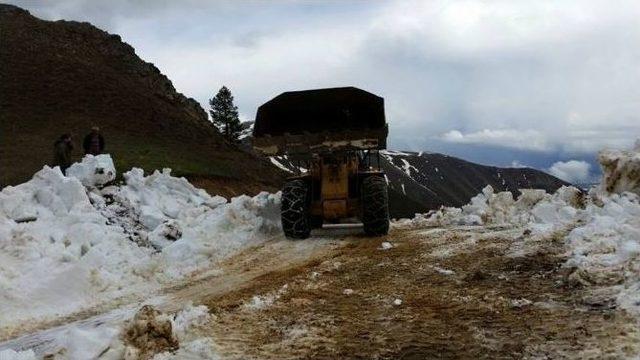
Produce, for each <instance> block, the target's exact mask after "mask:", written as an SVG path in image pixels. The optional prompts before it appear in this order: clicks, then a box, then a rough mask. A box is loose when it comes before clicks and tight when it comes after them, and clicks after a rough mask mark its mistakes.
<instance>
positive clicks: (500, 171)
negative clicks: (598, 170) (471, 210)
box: [241, 121, 569, 218]
mask: <svg viewBox="0 0 640 360" xmlns="http://www.w3.org/2000/svg"><path fill="white" fill-rule="evenodd" d="M252 130H253V122H252V121H251V122H245V123H243V131H242V135H241V143H242V146H243V147H245V148H246V149H247V150H248V151H251V132H252ZM380 155H381V156H380V162H381V164H380V165H381V167H382V169H383V170H384V171H385V173H386V176H387V181H388V183H389V207H390V209H389V210H390V214H391V217H392V218H407V217H413V216H414V215H415V214H416V213H425V212H427V211H429V210H435V209H438V208H440V207H441V206H456V207H459V206H462V205H464V204H466V203H468V202H469V200H470V199H471V198H472V197H473V196H475V195H476V194H478V193H480V192H481V191H482V189H483V188H484V187H485V186H487V185H491V187H493V189H495V190H496V191H510V192H512V193H513V194H514V196H517V195H519V194H520V191H519V189H543V190H545V191H547V192H554V191H556V190H557V189H558V188H559V187H561V186H562V185H569V183H567V182H565V181H563V180H560V179H558V178H557V177H554V176H552V175H549V174H547V173H545V172H543V171H540V170H535V169H532V168H526V167H518V168H500V167H495V166H486V165H480V164H476V163H472V162H469V161H465V160H462V159H459V158H456V157H453V156H447V155H443V154H438V153H430V152H410V151H394V150H385V151H381V152H380ZM269 160H270V161H271V163H272V164H273V165H274V166H275V167H277V168H279V169H281V170H284V171H286V172H288V173H292V174H293V173H296V172H298V171H299V170H301V171H305V170H306V169H303V168H301V169H298V168H297V164H295V163H294V162H292V161H290V160H289V158H288V157H287V156H274V157H271V158H270V159H269Z"/></svg>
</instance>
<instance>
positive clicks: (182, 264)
mask: <svg viewBox="0 0 640 360" xmlns="http://www.w3.org/2000/svg"><path fill="white" fill-rule="evenodd" d="M71 170H73V171H71ZM96 170H97V171H96ZM69 173H70V174H73V175H76V176H78V177H79V178H76V177H73V176H69V177H65V176H64V175H62V173H61V172H60V169H59V168H57V167H56V168H49V167H47V166H45V167H44V168H43V169H42V170H40V171H39V172H38V173H36V174H35V175H34V176H33V178H32V179H31V180H30V181H28V182H26V183H23V184H20V185H18V186H15V187H11V186H10V187H6V188H4V189H3V190H2V192H0V305H1V309H2V310H1V311H0V333H5V334H6V333H7V332H11V331H12V329H13V328H16V327H19V326H21V325H24V324H25V323H28V322H29V321H31V320H32V319H35V318H38V320H39V321H43V320H46V319H54V318H59V317H61V316H65V315H68V314H71V313H74V312H77V311H81V310H83V309H87V308H91V307H95V306H98V305H101V304H103V303H106V302H109V301H111V300H114V299H116V298H122V297H134V298H135V297H136V296H139V295H141V294H145V295H148V294H150V293H153V291H155V290H157V289H158V288H160V287H162V286H164V285H167V284H170V283H172V282H174V281H176V280H179V279H181V278H183V277H185V276H188V275H191V274H193V273H194V272H196V271H198V270H200V269H203V268H206V267H209V266H210V265H211V264H212V263H214V262H215V261H217V260H220V259H222V258H225V257H226V256H229V255H230V254H232V253H234V252H237V251H238V250H240V249H242V248H244V247H246V246H249V245H251V244H256V243H260V242H263V241H266V240H267V239H269V237H270V236H272V235H274V234H279V232H280V230H279V195H278V194H275V195H273V194H268V193H261V194H259V195H258V196H256V197H254V198H251V197H248V196H240V197H236V198H233V199H232V200H231V201H230V202H228V201H227V200H226V199H225V198H222V197H220V196H210V195H209V194H207V193H206V192H205V191H204V190H202V189H197V188H195V187H194V186H193V185H191V184H190V183H189V182H188V181H187V180H185V179H184V178H176V177H173V176H171V173H170V170H168V169H165V170H163V171H162V172H159V171H156V172H154V173H153V174H151V175H148V176H145V175H144V173H143V171H142V170H141V169H136V168H134V169H132V170H131V171H129V172H127V173H125V174H124V179H125V182H124V184H122V185H111V186H107V187H104V188H98V187H96V185H101V184H104V183H105V181H108V180H110V179H113V176H115V170H114V169H113V162H112V161H111V158H110V157H109V156H108V155H100V156H98V157H92V156H87V157H85V158H84V160H83V162H82V163H79V164H75V165H73V166H72V167H71V168H70V171H69ZM105 176H106V178H105ZM83 184H84V185H83ZM26 304H29V305H28V306H27V305H26Z"/></svg>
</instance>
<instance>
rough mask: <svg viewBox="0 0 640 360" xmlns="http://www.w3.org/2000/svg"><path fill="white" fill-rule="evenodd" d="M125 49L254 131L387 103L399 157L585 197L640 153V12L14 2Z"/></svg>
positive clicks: (526, 6) (595, 7)
mask: <svg viewBox="0 0 640 360" xmlns="http://www.w3.org/2000/svg"><path fill="white" fill-rule="evenodd" d="M9 2H11V3H14V4H16V5H19V6H22V7H24V8H26V9H28V10H30V11H31V12H32V13H33V14H34V15H36V16H38V17H41V18H44V19H50V20H57V19H67V20H80V21H89V22H91V23H93V24H94V25H96V26H98V27H100V28H102V29H105V30H107V31H109V32H111V33H117V34H119V35H121V36H122V38H123V40H124V41H126V42H128V43H129V44H131V45H133V46H134V47H135V49H136V52H137V53H138V55H140V57H142V58H143V59H144V60H146V61H149V62H153V63H154V64H155V65H156V66H157V67H158V68H159V69H160V70H161V71H162V72H163V73H165V74H166V75H167V76H169V78H170V79H171V80H172V81H173V83H174V85H175V87H176V88H177V89H178V91H180V92H183V93H184V94H185V95H187V96H190V97H193V98H195V99H196V100H198V101H200V103H201V104H202V105H203V107H205V108H206V107H207V100H208V99H209V98H210V97H212V95H213V94H214V93H215V92H216V91H217V89H218V88H220V86H222V85H227V86H228V87H229V88H230V89H231V90H232V92H233V93H234V95H235V98H236V103H237V105H238V107H239V109H240V112H241V114H242V117H243V119H245V120H250V119H253V117H254V115H255V111H256V108H257V107H258V106H259V105H260V104H261V103H263V102H265V101H267V100H269V99H270V98H272V97H273V96H275V95H277V94H279V93H280V92H283V91H287V90H300V89H308V88H321V87H333V86H347V85H353V86H357V87H361V88H363V89H365V90H368V91H371V92H373V93H376V94H378V95H380V96H382V97H384V98H385V103H386V111H387V119H388V122H389V125H390V130H391V132H390V146H391V147H392V148H395V149H399V150H400V149H401V150H416V151H418V150H427V151H438V152H444V153H447V154H451V155H455V156H460V157H463V158H465V159H468V160H472V161H476V162H480V163H484V164H491V165H500V166H531V167H535V168H538V169H543V170H545V171H549V172H551V173H552V174H555V175H557V176H561V177H563V178H565V179H567V180H570V181H578V182H585V181H590V180H592V179H591V178H592V177H594V176H596V175H597V172H598V168H597V164H596V162H595V154H596V152H597V150H598V149H600V148H602V147H605V146H611V147H629V146H631V145H632V144H633V142H634V140H635V139H636V138H637V137H640V25H639V22H638V19H640V2H638V1H624V0H619V1H615V2H611V1H588V0H582V1H541V0H537V1H517V0H505V1H427V0H424V1H415V2H413V1H338V0H333V1H228V2H225V1H204V0H202V1H197V0H191V1H188V0H187V1H169V0H149V1H142V0H139V1H124V0H113V1H91V0H59V1H33V0H31V1H29V0H25V1H9Z"/></svg>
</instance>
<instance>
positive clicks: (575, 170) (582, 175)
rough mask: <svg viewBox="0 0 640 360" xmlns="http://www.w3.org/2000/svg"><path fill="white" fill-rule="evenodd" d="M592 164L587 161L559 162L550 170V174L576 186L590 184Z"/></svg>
mask: <svg viewBox="0 0 640 360" xmlns="http://www.w3.org/2000/svg"><path fill="white" fill-rule="evenodd" d="M590 170H591V164H589V163H588V162H586V161H581V160H580V161H579V160H569V161H557V162H555V163H554V164H553V165H551V167H550V168H549V173H550V174H551V175H553V176H555V177H558V178H560V179H562V180H564V181H567V182H570V183H574V184H584V183H589V182H590V181H591V180H592V176H591V172H590Z"/></svg>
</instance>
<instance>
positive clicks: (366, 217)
mask: <svg viewBox="0 0 640 360" xmlns="http://www.w3.org/2000/svg"><path fill="white" fill-rule="evenodd" d="M362 225H363V227H364V233H365V234H367V235H369V236H381V235H387V233H389V194H388V192H387V182H386V181H385V179H384V178H382V177H380V176H369V177H367V178H365V179H364V180H363V181H362Z"/></svg>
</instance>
